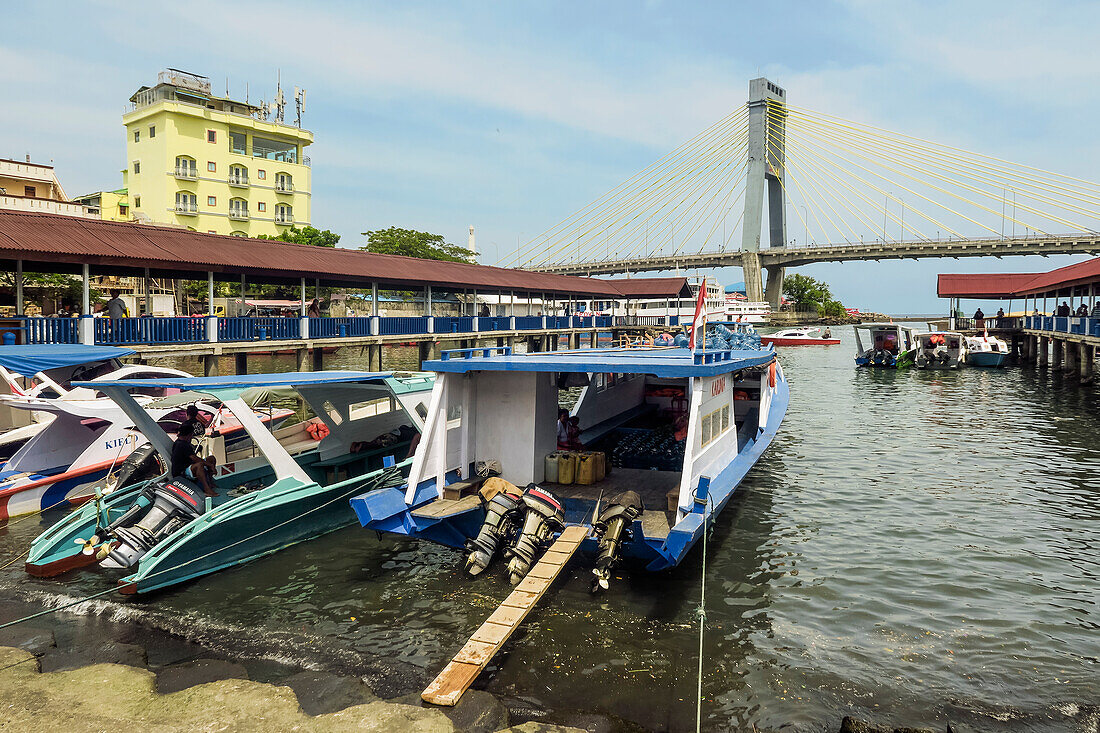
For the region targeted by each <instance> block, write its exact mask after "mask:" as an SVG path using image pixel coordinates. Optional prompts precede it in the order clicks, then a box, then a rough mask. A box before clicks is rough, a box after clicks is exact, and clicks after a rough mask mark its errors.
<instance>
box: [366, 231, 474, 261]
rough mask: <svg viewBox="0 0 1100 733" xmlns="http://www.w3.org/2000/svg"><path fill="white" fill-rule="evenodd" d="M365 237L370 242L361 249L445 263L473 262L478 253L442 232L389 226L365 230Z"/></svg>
mask: <svg viewBox="0 0 1100 733" xmlns="http://www.w3.org/2000/svg"><path fill="white" fill-rule="evenodd" d="M363 236H365V237H366V238H367V244H366V246H365V247H360V248H359V249H362V250H366V251H367V252H377V253H378V254H386V255H404V256H405V257H417V258H419V259H422V260H444V261H446V262H473V261H474V258H475V257H477V253H476V252H474V251H473V250H469V249H466V248H465V247H459V246H458V245H457V244H450V243H448V242H447V241H446V240H444V239H443V235H441V234H430V233H429V232H417V231H414V230H412V229H400V228H398V227H390V228H389V229H379V230H377V231H373V232H363Z"/></svg>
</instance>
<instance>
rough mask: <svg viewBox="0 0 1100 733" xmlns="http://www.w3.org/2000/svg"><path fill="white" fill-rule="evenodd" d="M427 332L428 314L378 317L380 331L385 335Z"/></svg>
mask: <svg viewBox="0 0 1100 733" xmlns="http://www.w3.org/2000/svg"><path fill="white" fill-rule="evenodd" d="M427 332H428V317H427V316H382V317H381V318H379V319H378V333H379V334H381V335H383V336H409V335H414V334H422V333H427Z"/></svg>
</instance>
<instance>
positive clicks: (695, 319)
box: [688, 277, 707, 351]
mask: <svg viewBox="0 0 1100 733" xmlns="http://www.w3.org/2000/svg"><path fill="white" fill-rule="evenodd" d="M706 309H707V279H706V278H705V277H704V278H703V280H702V282H700V283H699V299H698V300H697V301H695V315H694V316H692V317H691V336H690V337H689V338H688V348H689V349H691V350H692V351H694V350H695V329H696V328H698V327H699V316H700V314H702V315H703V322H704V324H705V323H706V312H707V310H706ZM703 338H704V339H705V338H706V336H705V335H704V336H703Z"/></svg>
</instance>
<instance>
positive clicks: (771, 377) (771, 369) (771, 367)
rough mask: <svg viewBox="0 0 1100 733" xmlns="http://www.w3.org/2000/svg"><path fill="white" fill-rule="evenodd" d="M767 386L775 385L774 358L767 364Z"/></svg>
mask: <svg viewBox="0 0 1100 733" xmlns="http://www.w3.org/2000/svg"><path fill="white" fill-rule="evenodd" d="M768 386H769V387H773V388H774V387H775V360H774V359H773V360H772V363H771V364H769V365H768Z"/></svg>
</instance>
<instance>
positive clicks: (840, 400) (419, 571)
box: [0, 328, 1100, 731]
mask: <svg viewBox="0 0 1100 733" xmlns="http://www.w3.org/2000/svg"><path fill="white" fill-rule="evenodd" d="M834 333H838V334H839V335H840V337H841V338H842V341H843V343H842V344H841V345H840V346H835V347H824V348H806V347H803V348H788V349H785V350H781V361H782V364H783V367H784V370H785V371H786V374H787V376H788V378H789V380H790V383H791V404H790V409H789V412H788V414H787V419H786V421H785V423H784V425H783V428H782V430H781V432H780V435H779V437H778V438H777V439H776V442H775V443H774V444H773V446H772V447H771V449H770V450H769V452H768V454H767V455H766V456H765V457H764V459H763V460H762V461H761V462H760V463H759V464H758V465H757V466H756V468H755V469H754V470H753V472H752V473H751V474H750V476H749V478H748V479H747V480H746V481H745V482H744V484H743V485H742V487H741V489H740V491H739V494H738V495H737V496H736V497H735V499H734V500H733V501H732V502H731V504H730V505H729V506H728V508H727V509H726V510H725V511H724V512H723V514H722V515H721V516H720V518H719V521H718V522H717V525H716V526H715V528H714V531H713V534H712V535H711V536H710V538H709V539H708V548H707V549H708V551H707V553H706V557H705V559H704V555H703V552H702V549H701V547H698V546H697V547H696V548H695V550H694V551H693V553H692V554H691V555H690V556H689V557H688V559H687V560H686V561H685V562H684V563H683V565H681V566H680V567H679V568H677V569H675V570H673V571H670V572H665V573H660V574H647V573H644V572H642V571H640V569H638V568H629V567H627V568H623V569H622V572H621V573H619V574H618V577H617V578H616V579H615V580H614V581H613V584H612V586H611V590H610V591H609V592H607V593H605V594H604V595H602V596H599V597H593V596H591V595H589V592H588V587H589V582H590V577H591V575H590V571H589V569H588V567H589V566H588V564H587V562H586V561H585V560H584V559H583V558H582V559H580V560H578V561H574V563H573V564H572V565H571V566H570V569H569V571H568V572H567V573H566V574H565V575H564V576H563V578H562V579H561V580H559V582H558V583H557V584H556V585H555V587H554V589H552V590H551V592H550V593H549V594H548V595H547V597H546V598H545V599H544V600H543V601H542V602H541V604H540V605H539V606H538V607H537V608H536V610H535V611H534V612H533V613H532V615H531V616H530V617H529V619H528V621H527V623H525V625H524V627H523V630H522V631H521V632H520V633H519V634H517V635H516V636H515V637H513V640H512V641H511V642H510V643H509V644H508V646H507V647H506V649H505V653H503V654H501V655H500V656H498V657H497V658H496V659H494V660H493V663H492V665H491V667H490V668H489V670H488V671H487V672H486V673H485V674H483V675H482V677H481V678H480V679H479V681H478V683H477V685H476V686H478V687H484V688H485V689H487V690H488V691H490V692H492V693H494V694H497V695H499V696H501V697H502V698H504V699H506V700H507V701H509V704H510V705H513V706H516V705H523V706H528V707H530V708H531V709H533V710H548V711H555V710H569V711H582V712H592V713H599V714H606V715H611V716H614V717H615V718H618V719H621V720H622V721H625V722H626V723H627V724H633V725H636V726H640V727H642V728H644V729H652V730H675V731H680V730H685V731H686V730H694V726H695V713H696V702H695V691H696V684H697V670H698V661H699V660H698V643H699V636H698V620H699V615H698V611H699V604H700V582H701V577H702V574H703V573H704V572H705V574H706V599H705V613H706V618H705V621H706V628H705V637H704V645H703V647H704V648H703V664H702V675H703V680H702V686H703V697H704V699H703V708H702V710H703V727H704V729H706V730H731V731H732V730H751V729H752V726H756V727H757V728H758V729H778V728H783V729H784V730H806V731H811V730H824V729H833V730H835V728H836V725H837V724H838V723H839V720H840V718H841V716H843V715H848V714H850V715H856V716H860V717H864V718H869V719H873V720H876V721H878V722H882V723H887V724H894V725H908V726H916V725H938V726H939V727H941V728H942V727H943V725H944V724H945V723H946V722H948V721H953V722H964V723H966V724H968V725H970V726H971V727H972V728H973V729H975V730H983V731H1063V730H1072V729H1073V727H1074V726H1075V725H1076V724H1077V723H1075V721H1079V720H1080V719H1081V717H1080V716H1081V711H1082V710H1083V709H1088V708H1089V706H1093V708H1095V706H1096V705H1097V704H1098V703H1100V479H1098V476H1100V391H1098V390H1097V389H1096V388H1094V387H1081V386H1079V385H1078V384H1077V381H1076V379H1074V378H1071V377H1062V376H1061V375H1060V374H1056V373H1053V372H1048V371H1045V370H1044V371H1036V370H1030V369H1021V368H1018V367H1009V368H1007V369H1001V370H981V369H973V368H971V369H963V370H960V371H958V372H937V371H917V370H906V371H901V372H895V371H890V370H856V369H855V368H854V367H853V352H854V335H853V332H852V330H851V329H850V328H843V329H840V328H838V329H834ZM325 358H326V367H328V368H344V367H348V368H362V366H363V364H361V363H357V361H358V355H357V354H356V353H343V352H338V353H336V354H332V355H326V357H325ZM391 358H392V360H391ZM415 359H416V349H415V348H410V349H407V350H405V351H399V350H393V351H391V352H387V361H386V362H385V367H386V368H402V367H404V368H414V367H415V366H416V365H415ZM171 365H172V366H181V367H183V368H189V369H192V370H194V369H196V368H197V367H196V365H194V364H188V363H180V364H171ZM229 368H231V365H230V364H226V365H223V369H226V370H227V369H229ZM249 368H250V371H255V372H262V371H269V372H270V371H289V370H292V369H293V368H294V357H293V356H278V355H272V356H269V357H258V358H254V359H251V360H250V364H249ZM223 373H225V372H223ZM56 518H57V515H56V514H55V515H53V516H50V517H46V518H44V519H41V520H40V519H38V518H35V519H30V520H25V521H21V522H17V523H14V524H12V525H10V526H8V527H6V528H3V527H0V564H3V563H5V562H8V561H10V560H11V559H13V558H16V557H17V556H18V554H19V553H21V552H23V551H25V549H26V547H27V545H28V544H29V542H30V540H31V539H32V538H33V537H34V536H35V535H36V534H37V533H38V532H39V531H41V530H42V529H43V528H44V527H45V526H47V525H48V523H50V522H52V521H55V520H56ZM704 561H705V564H704ZM461 570H462V557H461V556H460V554H459V553H458V552H456V551H453V550H449V549H446V548H442V547H438V546H433V545H429V544H418V543H414V542H411V541H404V540H400V539H396V538H393V537H389V536H387V537H379V536H377V535H375V534H374V533H371V532H366V531H364V530H361V529H359V528H358V527H351V528H348V529H344V530H340V531H338V532H335V533H332V534H330V535H327V536H325V537H322V538H320V539H318V540H315V541H313V542H309V543H306V544H302V545H298V546H295V547H291V548H289V549H287V550H285V551H283V552H280V553H278V554H275V555H273V556H271V557H268V558H265V559H262V560H259V561H257V562H254V563H251V564H249V565H246V566H243V567H240V568H237V569H234V570H231V571H227V572H223V573H220V574H217V575H214V576H210V577H207V578H203V579H200V580H198V581H195V582H191V583H189V584H187V585H184V586H182V587H177V588H173V589H170V590H168V591H165V592H162V593H159V594H154V595H152V596H151V597H149V598H142V599H137V600H126V599H124V598H122V597H121V596H119V597H118V598H117V599H116V598H113V597H109V598H108V599H103V598H100V599H97V600H95V601H90V602H88V603H86V604H82V605H80V606H78V607H76V608H75V609H73V611H71V612H62V613H59V614H58V616H57V619H56V620H55V622H61V623H68V624H72V625H74V626H76V627H79V625H80V624H81V623H86V619H87V617H88V616H90V615H103V616H108V617H111V618H114V619H116V620H121V621H125V622H127V623H134V624H143V625H148V626H153V627H157V628H160V629H163V630H166V631H168V632H171V633H174V634H179V635H183V636H186V637H188V638H191V639H196V640H200V641H202V642H204V643H206V644H210V645H212V646H215V647H218V648H219V649H221V650H223V651H225V652H227V653H232V654H239V655H242V656H251V657H256V656H259V657H267V658H270V659H274V660H279V661H284V662H290V663H294V664H301V665H305V666H309V667H313V668H318V669H330V670H332V671H338V672H352V673H356V674H362V675H365V676H366V677H367V679H368V681H373V683H374V684H375V685H376V687H378V688H380V692H379V694H389V695H392V696H397V695H401V694H407V693H411V692H416V691H417V690H418V689H419V687H420V686H422V685H423V684H424V683H425V682H426V681H428V680H430V679H431V678H432V677H433V676H434V675H435V674H436V672H438V671H439V670H440V669H441V668H442V667H443V665H444V664H445V663H446V661H447V660H448V659H449V658H450V657H451V656H452V655H453V654H454V652H455V651H457V650H458V648H459V647H461V646H462V644H463V643H464V642H465V641H466V639H467V638H468V637H469V635H470V634H471V633H472V632H473V631H474V630H475V629H476V628H477V627H478V625H479V624H480V623H481V622H482V621H483V620H484V618H485V617H486V616H487V615H488V614H489V613H490V612H491V611H492V610H493V609H494V608H495V607H496V606H497V604H498V603H499V602H500V601H501V600H502V599H503V598H504V597H505V596H506V595H507V594H508V592H509V590H510V586H509V585H508V582H507V579H506V576H505V574H504V573H503V572H501V571H502V568H501V567H500V566H499V565H498V566H495V567H494V568H492V569H491V570H490V571H489V572H487V573H486V574H485V575H484V576H482V577H479V578H477V579H473V580H471V579H469V578H466V577H464V575H463V573H462V572H461ZM110 582H111V579H110V578H109V576H107V575H106V574H100V573H97V572H92V571H86V572H81V573H78V574H75V575H72V576H69V577H65V578H63V579H61V580H42V579H36V578H30V577H28V576H26V575H25V574H24V572H23V570H22V565H21V563H20V562H15V563H14V564H13V565H11V566H10V567H7V568H5V569H3V570H0V595H4V596H14V597H19V598H27V599H31V600H35V601H40V602H42V603H44V604H56V603H58V602H59V601H60V600H61V599H73V598H78V597H80V596H81V595H82V594H90V593H93V592H96V591H99V590H102V589H104V588H106V587H108V584H109V583H110ZM82 615H83V618H84V620H82ZM4 620H6V619H4ZM387 674H389V677H387Z"/></svg>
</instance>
